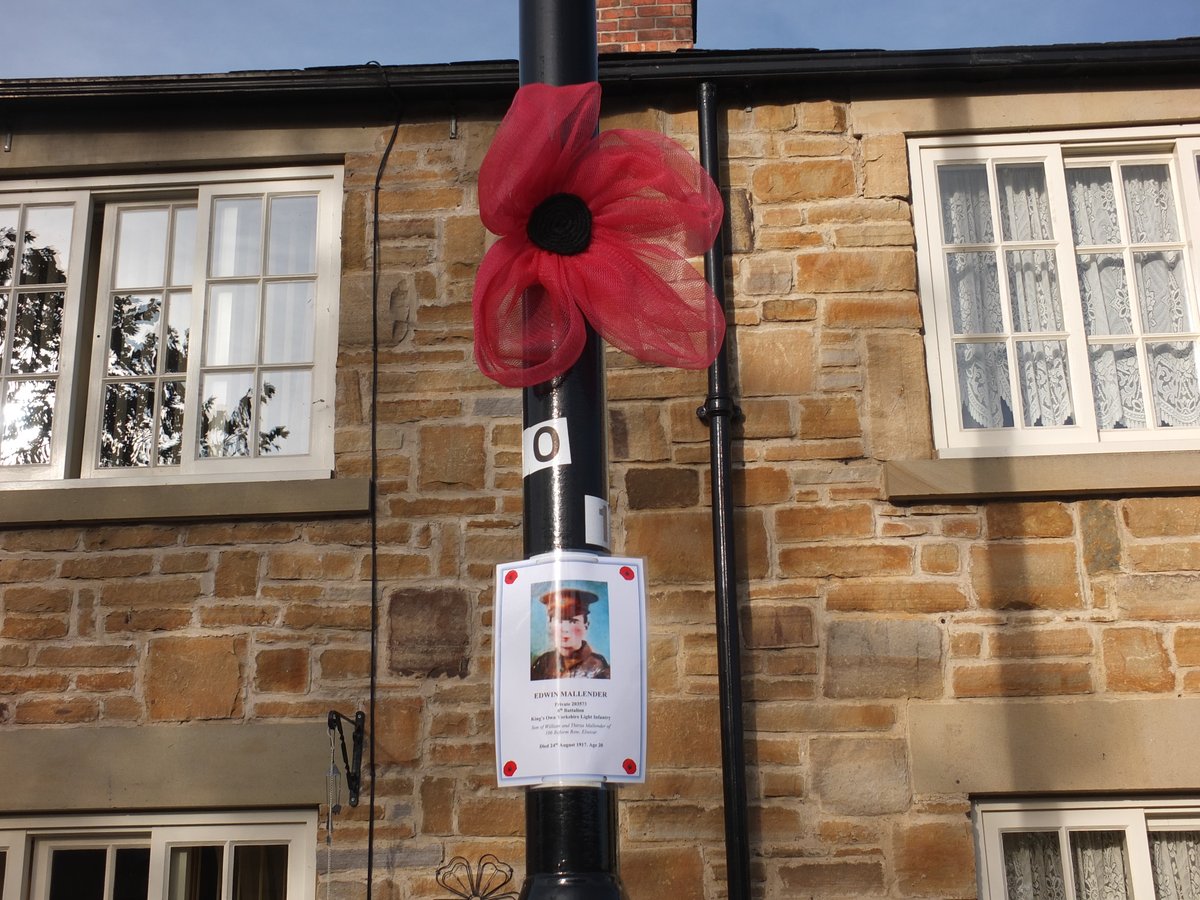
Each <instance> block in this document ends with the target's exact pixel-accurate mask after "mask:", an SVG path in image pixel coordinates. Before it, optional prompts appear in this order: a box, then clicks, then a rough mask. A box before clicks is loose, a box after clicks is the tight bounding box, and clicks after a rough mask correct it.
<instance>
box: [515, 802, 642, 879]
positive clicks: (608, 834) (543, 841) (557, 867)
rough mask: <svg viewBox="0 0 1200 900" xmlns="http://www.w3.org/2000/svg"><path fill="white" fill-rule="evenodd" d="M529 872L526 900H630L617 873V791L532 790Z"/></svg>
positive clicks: (528, 813) (527, 815)
mask: <svg viewBox="0 0 1200 900" xmlns="http://www.w3.org/2000/svg"><path fill="white" fill-rule="evenodd" d="M525 871H526V875H525V882H524V884H522V885H521V897H520V900H627V898H628V894H626V893H625V888H624V887H623V886H622V884H621V879H620V876H618V874H617V792H616V789H615V788H613V787H609V786H607V785H600V786H596V787H540V788H529V789H527V790H526V791H525Z"/></svg>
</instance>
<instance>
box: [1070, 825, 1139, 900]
mask: <svg viewBox="0 0 1200 900" xmlns="http://www.w3.org/2000/svg"><path fill="white" fill-rule="evenodd" d="M1071 866H1072V868H1073V869H1074V870H1075V894H1076V896H1077V897H1078V898H1079V900H1122V898H1125V897H1132V896H1133V888H1132V886H1131V885H1130V883H1129V862H1128V860H1127V859H1126V854H1125V835H1124V834H1123V833H1122V832H1120V831H1072V832H1071Z"/></svg>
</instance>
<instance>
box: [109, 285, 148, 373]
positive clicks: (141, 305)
mask: <svg viewBox="0 0 1200 900" xmlns="http://www.w3.org/2000/svg"><path fill="white" fill-rule="evenodd" d="M159 306H160V302H159V299H158V298H157V297H136V296H133V295H131V294H130V295H123V296H117V297H113V302H112V330H111V332H110V333H109V334H110V337H109V355H108V372H109V374H110V375H153V374H154V370H155V363H156V361H157V358H158V314H159Z"/></svg>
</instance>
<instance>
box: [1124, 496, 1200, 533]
mask: <svg viewBox="0 0 1200 900" xmlns="http://www.w3.org/2000/svg"><path fill="white" fill-rule="evenodd" d="M1121 516H1122V518H1124V520H1125V527H1126V528H1128V529H1129V533H1130V534H1132V535H1133V536H1134V537H1145V538H1149V537H1185V536H1188V535H1195V534H1200V497H1135V498H1130V499H1126V500H1123V501H1121Z"/></svg>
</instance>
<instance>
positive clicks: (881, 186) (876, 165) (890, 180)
mask: <svg viewBox="0 0 1200 900" xmlns="http://www.w3.org/2000/svg"><path fill="white" fill-rule="evenodd" d="M862 157H863V196H864V197H907V196H908V195H909V187H908V148H907V146H906V145H905V142H904V135H903V134H869V135H864V136H863V139H862Z"/></svg>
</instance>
